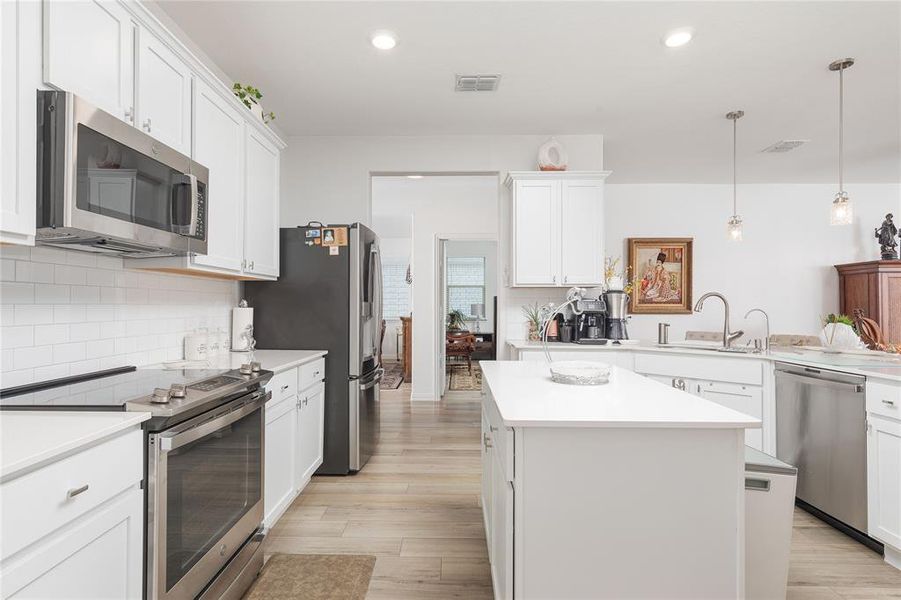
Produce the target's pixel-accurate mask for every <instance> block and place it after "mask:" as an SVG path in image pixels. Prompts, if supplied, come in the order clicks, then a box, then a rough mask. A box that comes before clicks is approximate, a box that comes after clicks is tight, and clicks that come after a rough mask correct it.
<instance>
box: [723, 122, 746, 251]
mask: <svg viewBox="0 0 901 600" xmlns="http://www.w3.org/2000/svg"><path fill="white" fill-rule="evenodd" d="M743 116H745V111H743V110H733V111H732V112H729V113H726V118H727V119H729V120H730V121H732V216H731V217H729V220H728V221H727V222H726V231H727V232H728V234H729V239H730V240H732V241H733V242H740V241H741V239H742V231H741V226H742V224H741V217H740V216H738V179H737V178H736V169H735V163H736V156H737V154H738V152H737V150H738V146H737V143H736V140H737V139H738V136H737V133H738V131H737V126H738V120H739V119H740V118H742V117H743Z"/></svg>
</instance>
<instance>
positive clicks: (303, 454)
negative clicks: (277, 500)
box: [295, 381, 325, 488]
mask: <svg viewBox="0 0 901 600" xmlns="http://www.w3.org/2000/svg"><path fill="white" fill-rule="evenodd" d="M324 404H325V385H324V384H323V383H322V382H321V381H320V382H318V383H316V384H315V385H313V387H311V388H310V389H308V390H306V391H305V392H301V393H300V394H299V395H298V399H297V452H296V454H295V455H296V456H297V466H296V467H295V474H296V485H297V487H298V488H303V487H305V486H306V485H307V482H309V481H310V477H312V476H313V473H315V472H316V469H318V468H319V465H321V464H322V443H323V428H324V426H325V405H324Z"/></svg>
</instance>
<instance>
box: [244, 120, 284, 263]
mask: <svg viewBox="0 0 901 600" xmlns="http://www.w3.org/2000/svg"><path fill="white" fill-rule="evenodd" d="M246 161H247V163H246V172H247V180H246V183H245V190H246V191H245V193H246V198H247V200H246V208H245V211H244V214H245V217H244V271H245V272H246V273H248V274H251V275H263V276H270V277H277V276H278V176H279V151H278V149H277V148H275V146H273V145H272V144H271V143H269V141H268V140H266V139H265V138H264V137H263V136H261V135H259V134H258V133H257V132H256V131H253V130H251V129H248V130H247V138H246Z"/></svg>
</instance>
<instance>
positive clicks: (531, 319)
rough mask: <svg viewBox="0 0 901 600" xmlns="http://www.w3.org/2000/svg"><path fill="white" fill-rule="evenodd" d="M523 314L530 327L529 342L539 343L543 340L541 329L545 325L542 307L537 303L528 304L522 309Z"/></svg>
mask: <svg viewBox="0 0 901 600" xmlns="http://www.w3.org/2000/svg"><path fill="white" fill-rule="evenodd" d="M522 313H523V314H524V315H525V316H526V323H528V325H529V341H532V342H537V341H538V340H540V339H541V327H542V325H544V319H543V318H542V315H541V305H539V304H538V303H537V302H535V303H534V304H526V305H525V306H523V307H522Z"/></svg>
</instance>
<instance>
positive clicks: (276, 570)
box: [244, 554, 375, 600]
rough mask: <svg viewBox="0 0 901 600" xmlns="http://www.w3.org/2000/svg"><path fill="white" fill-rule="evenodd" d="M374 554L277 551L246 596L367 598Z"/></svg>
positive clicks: (272, 599)
mask: <svg viewBox="0 0 901 600" xmlns="http://www.w3.org/2000/svg"><path fill="white" fill-rule="evenodd" d="M374 566H375V557H374V556H355V555H350V554H274V555H273V556H272V557H271V558H270V559H269V560H268V561H267V562H266V566H265V567H263V571H262V572H261V573H260V576H259V577H257V580H256V581H255V582H254V584H253V586H252V587H251V588H250V590H249V591H248V592H247V594H246V595H245V596H244V600H363V599H364V598H365V597H366V592H367V591H368V590H369V580H370V579H371V578H372V569H373V567H374Z"/></svg>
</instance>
